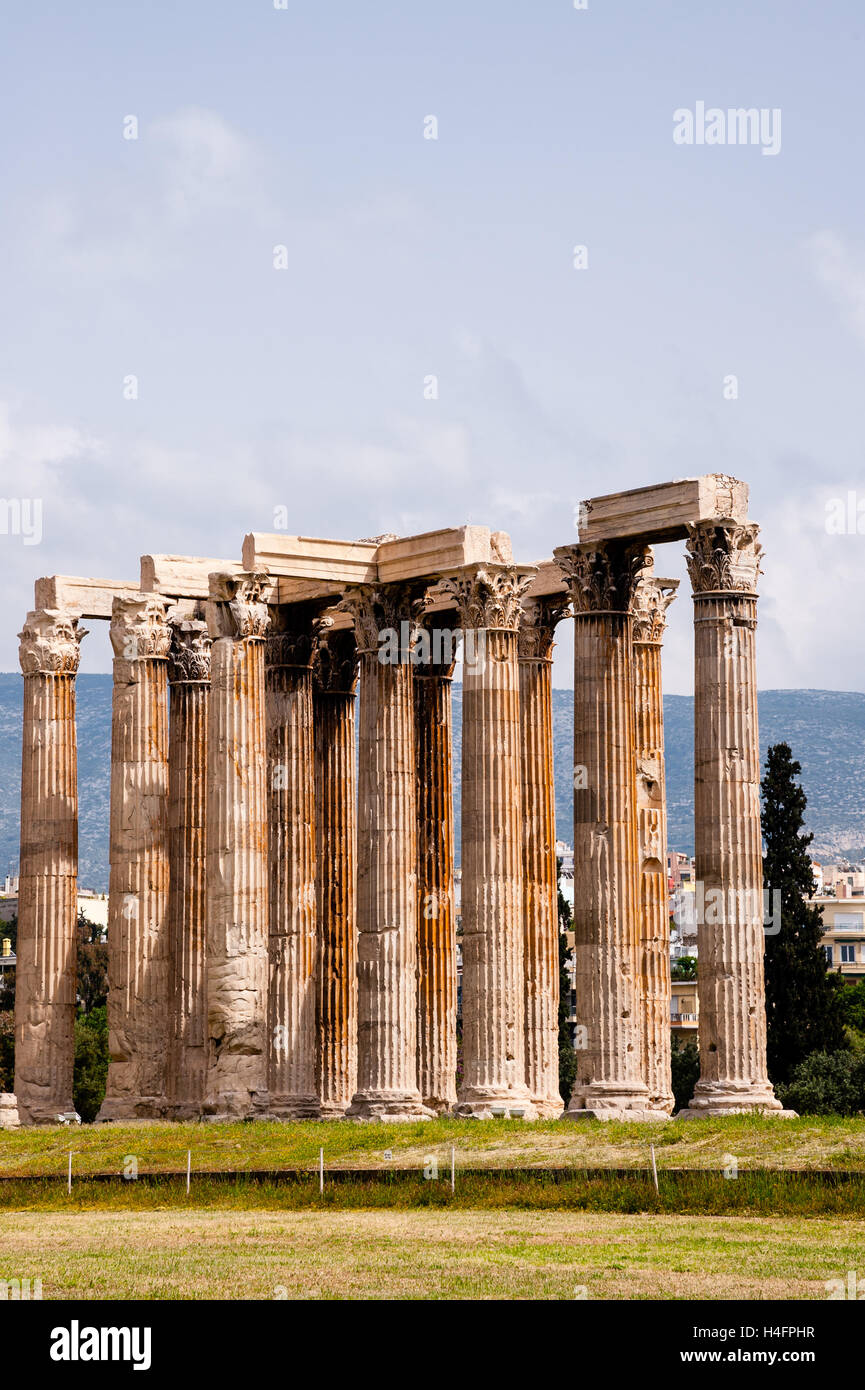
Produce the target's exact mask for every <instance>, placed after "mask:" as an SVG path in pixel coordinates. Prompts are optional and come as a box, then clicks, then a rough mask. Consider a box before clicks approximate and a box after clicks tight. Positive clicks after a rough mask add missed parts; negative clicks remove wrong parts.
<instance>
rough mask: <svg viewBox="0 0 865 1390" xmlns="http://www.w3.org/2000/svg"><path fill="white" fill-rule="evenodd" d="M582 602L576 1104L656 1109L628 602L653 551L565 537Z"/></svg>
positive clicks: (566, 559)
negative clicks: (648, 1043) (645, 1008)
mask: <svg viewBox="0 0 865 1390" xmlns="http://www.w3.org/2000/svg"><path fill="white" fill-rule="evenodd" d="M554 553H555V559H556V562H557V563H558V564H559V567H560V568H561V569H562V571H563V573H564V574H565V576H566V578H567V580H568V583H569V587H570V590H571V595H572V598H573V605H574V940H575V949H574V956H575V962H576V990H577V1023H578V1025H579V1026H580V1028H581V1033H580V1035H579V1036H578V1044H579V1042H580V1041H582V1042H584V1044H585V1045H584V1046H582V1047H580V1046H579V1045H578V1049H577V1076H576V1080H575V1083H574V1088H573V1092H572V1095H571V1100H570V1104H569V1107H568V1112H567V1113H568V1114H569V1115H571V1116H576V1117H578V1118H579V1117H580V1116H581V1115H582V1114H583V1113H585V1112H588V1113H591V1114H595V1115H597V1116H598V1118H600V1119H613V1118H627V1119H646V1118H649V1117H652V1118H657V1112H654V1113H653V1112H651V1111H650V1110H649V1106H648V1089H647V1087H646V1084H645V1082H644V1081H643V1079H642V1075H641V1071H642V1065H641V1064H642V1043H641V1016H640V1007H639V991H638V982H637V973H638V969H639V950H640V947H639V891H638V874H637V858H638V843H637V811H636V795H635V790H636V772H637V769H636V756H635V751H634V688H633V679H634V676H633V628H632V623H633V619H632V614H631V604H632V600H633V591H634V582H635V578H636V574H637V573H638V571H639V569H640V568H641V567H642V566H643V564H644V563H645V558H646V549H645V547H644V546H639V545H626V544H623V543H622V542H615V541H610V542H606V543H601V544H597V545H576V546H566V547H562V549H560V550H556V551H555V552H554Z"/></svg>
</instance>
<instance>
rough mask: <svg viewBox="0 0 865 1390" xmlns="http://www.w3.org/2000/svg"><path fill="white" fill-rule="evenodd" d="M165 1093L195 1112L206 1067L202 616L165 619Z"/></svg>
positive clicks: (205, 639)
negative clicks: (168, 623)
mask: <svg viewBox="0 0 865 1390" xmlns="http://www.w3.org/2000/svg"><path fill="white" fill-rule="evenodd" d="M168 685H169V701H168V791H169V802H168V833H169V862H170V873H169V889H168V939H169V971H170V979H169V999H170V1034H171V1051H170V1054H169V1065H168V1099H169V1103H170V1107H171V1113H172V1115H173V1117H174V1118H175V1119H192V1118H194V1117H195V1116H197V1115H198V1114H199V1113H200V1111H201V1104H202V1101H203V1099H204V1079H205V1075H206V1072H207V971H206V960H207V921H206V906H207V894H206V888H207V880H206V848H207V832H206V802H207V720H208V704H209V700H210V637H209V635H208V632H207V624H206V622H204V621H203V620H202V619H195V618H181V619H177V620H176V621H174V622H173V623H172V641H171V650H170V654H169V662H168Z"/></svg>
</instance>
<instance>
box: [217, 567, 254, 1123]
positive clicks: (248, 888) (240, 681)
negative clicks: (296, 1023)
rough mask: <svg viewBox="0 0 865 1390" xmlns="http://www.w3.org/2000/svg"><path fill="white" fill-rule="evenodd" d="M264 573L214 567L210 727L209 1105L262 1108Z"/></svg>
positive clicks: (244, 1110) (236, 1110)
mask: <svg viewBox="0 0 865 1390" xmlns="http://www.w3.org/2000/svg"><path fill="white" fill-rule="evenodd" d="M264 588H265V580H264V579H263V577H262V576H260V575H258V574H242V575H222V574H214V575H213V576H212V577H211V587H210V594H211V597H210V599H209V600H208V604H207V621H208V629H209V632H210V636H211V637H212V639H213V646H212V649H211V686H210V709H209V721H208V730H207V761H208V779H207V781H208V786H207V1003H208V1011H207V1026H208V1068H207V1077H206V1080H205V1098H204V1105H203V1113H204V1115H205V1117H206V1118H208V1119H241V1118H247V1117H252V1116H255V1115H261V1114H264V1113H266V1111H267V1108H268V1104H269V1095H268V1089H267V1065H268V1039H267V994H268V926H269V902H268V898H269V892H268V878H269V873H268V869H269V856H268V834H267V773H266V724H265V698H264V639H265V636H266V633H267V629H268V625H269V615H268V610H267V605H266V604H265V603H264V602H263V601H262V592H263V590H264Z"/></svg>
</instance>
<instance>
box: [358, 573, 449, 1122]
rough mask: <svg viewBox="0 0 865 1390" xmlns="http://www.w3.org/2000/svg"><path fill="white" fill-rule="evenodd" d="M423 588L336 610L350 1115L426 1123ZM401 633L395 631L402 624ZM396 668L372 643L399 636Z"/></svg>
mask: <svg viewBox="0 0 865 1390" xmlns="http://www.w3.org/2000/svg"><path fill="white" fill-rule="evenodd" d="M422 593H423V590H422V588H421V589H420V590H418V589H417V588H416V587H414V586H403V585H384V586H382V585H368V586H362V587H357V588H352V589H350V590H349V591H348V594H347V595H346V598H345V600H344V604H345V607H346V608H347V609H348V610H349V611H350V612H351V614H352V617H353V618H354V624H355V635H356V638H357V644H358V651H359V654H360V663H361V668H360V669H361V675H360V740H359V761H360V767H359V777H358V873H357V928H358V967H357V974H358V1066H357V1072H358V1075H357V1091H356V1093H355V1095H354V1097H353V1099H352V1103H351V1106H350V1107H349V1110H348V1114H349V1115H350V1116H352V1117H354V1118H358V1119H365V1120H373V1119H382V1120H384V1119H387V1120H416V1119H426V1118H429V1117H430V1116H431V1115H432V1111H431V1110H429V1109H427V1108H426V1107H425V1106H424V1105H423V1104H422V1101H421V1095H420V1091H419V1090H418V1084H417V797H416V786H415V776H416V773H415V750H414V738H413V732H414V730H413V708H412V667H411V664H410V661H409V643H410V641H411V635H412V633H413V628H414V623H415V620H416V618H417V616H418V611H419V607H420V604H421V602H422ZM404 623H405V624H406V625H407V629H404V628H403V626H402V625H403V624H404ZM406 630H407V631H408V634H409V637H408V642H407V643H404V644H403V646H402V649H401V650H400V652H399V653H398V659H396V660H394V661H387V662H382V661H380V660H379V650H380V648H379V641H380V636H381V634H382V633H384V632H385V631H387V632H389V633H396V634H397V635H398V638H399V641H400V642H402V634H403V632H404V631H406Z"/></svg>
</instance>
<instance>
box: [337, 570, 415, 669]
mask: <svg viewBox="0 0 865 1390" xmlns="http://www.w3.org/2000/svg"><path fill="white" fill-rule="evenodd" d="M427 588H428V584H427V583H426V582H425V581H421V582H414V583H412V582H407V583H405V584H353V585H351V587H350V588H348V589H347V590H346V592H345V597H344V598H343V600H342V602H341V603H340V604H339V605H338V607H339V609H340V610H341V611H342V612H343V613H349V614H350V615H351V617H352V619H353V620H354V630H355V636H356V640H357V647H358V651H359V652H373V651H380V650H381V649H382V645H383V643H385V642H386V641H388V639H389V635H390V634H395V635H396V640H397V643H398V646H399V651H400V653H401V659H402V660H403V661H406V662H407V661H409V660H410V652H411V647H412V644H413V642H414V640H415V637H416V627H417V620H418V618H419V617H420V615H421V613H422V612H423V610H424V606H425V603H426V591H427Z"/></svg>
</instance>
